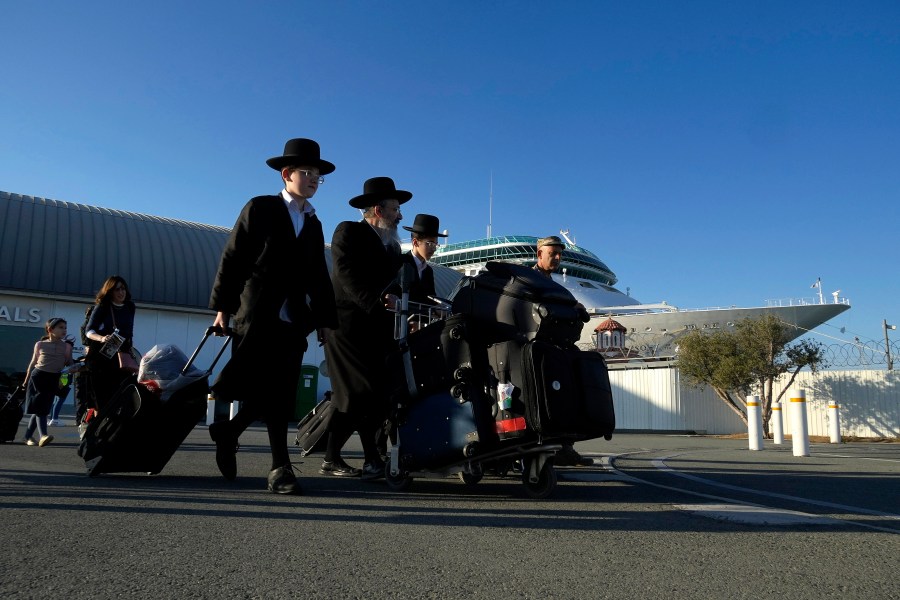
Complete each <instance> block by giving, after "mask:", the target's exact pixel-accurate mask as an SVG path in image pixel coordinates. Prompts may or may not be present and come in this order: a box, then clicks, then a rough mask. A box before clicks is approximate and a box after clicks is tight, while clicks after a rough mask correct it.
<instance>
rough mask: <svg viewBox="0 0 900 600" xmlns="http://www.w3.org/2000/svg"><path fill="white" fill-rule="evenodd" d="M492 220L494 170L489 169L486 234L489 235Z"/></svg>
mask: <svg viewBox="0 0 900 600" xmlns="http://www.w3.org/2000/svg"><path fill="white" fill-rule="evenodd" d="M493 222H494V170H493V169H491V188H490V192H489V193H488V228H487V236H488V237H491V224H492V223H493Z"/></svg>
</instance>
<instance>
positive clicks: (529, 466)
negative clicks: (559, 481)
mask: <svg viewBox="0 0 900 600" xmlns="http://www.w3.org/2000/svg"><path fill="white" fill-rule="evenodd" d="M523 463H524V464H523V469H522V483H523V484H525V492H526V493H527V494H528V496H529V497H531V498H535V499H539V500H540V499H544V498H549V497H550V496H551V495H552V494H553V491H554V490H555V489H556V470H555V469H554V468H553V461H552V460H540V459H539V458H538V457H526V458H525V459H524V460H523Z"/></svg>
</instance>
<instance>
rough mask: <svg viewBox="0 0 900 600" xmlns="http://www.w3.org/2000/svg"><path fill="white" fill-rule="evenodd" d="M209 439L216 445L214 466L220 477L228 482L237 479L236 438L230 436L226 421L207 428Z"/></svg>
mask: <svg viewBox="0 0 900 600" xmlns="http://www.w3.org/2000/svg"><path fill="white" fill-rule="evenodd" d="M209 437H211V438H212V440H213V441H214V442H215V443H216V465H218V467H219V471H221V472H222V477H224V478H225V479H227V480H228V481H232V480H234V478H235V477H237V458H235V454H237V449H238V441H237V437H235V436H234V435H232V434H231V431H230V430H229V428H228V422H227V421H221V422H218V423H213V424H211V425H210V426H209Z"/></svg>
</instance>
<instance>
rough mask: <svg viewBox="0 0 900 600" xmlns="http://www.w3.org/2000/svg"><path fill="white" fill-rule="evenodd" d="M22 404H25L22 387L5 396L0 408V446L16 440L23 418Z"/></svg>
mask: <svg viewBox="0 0 900 600" xmlns="http://www.w3.org/2000/svg"><path fill="white" fill-rule="evenodd" d="M23 402H25V389H24V388H23V387H22V386H18V387H17V388H16V389H14V390H13V391H12V392H10V393H8V394H7V395H6V399H5V400H4V401H3V404H2V406H0V444H5V443H6V442H12V441H13V440H15V439H16V432H17V431H18V430H19V422H20V421H21V420H22V417H24V416H25V411H24V410H23V409H22V403H23Z"/></svg>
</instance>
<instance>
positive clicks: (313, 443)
mask: <svg viewBox="0 0 900 600" xmlns="http://www.w3.org/2000/svg"><path fill="white" fill-rule="evenodd" d="M333 414H334V405H333V404H332V403H331V400H328V399H326V400H322V401H321V402H319V404H317V405H316V407H315V408H313V409H312V410H311V411H309V413H307V414H306V416H305V417H303V418H302V419H300V422H299V423H297V437H296V439H295V440H294V445H295V446H300V456H306V455H307V454H312V453H314V452H322V451H324V450H325V444H326V442H327V439H328V436H326V435H325V433H327V432H328V422H329V421H330V420H331V415H333Z"/></svg>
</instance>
